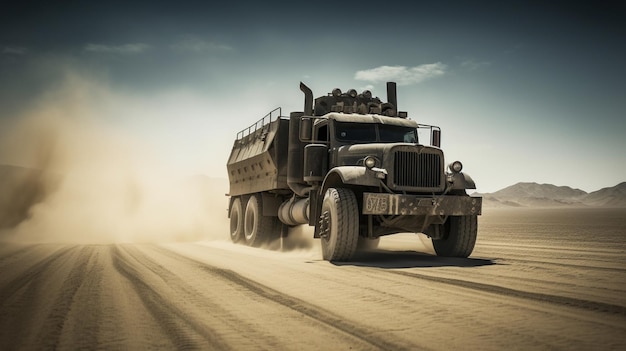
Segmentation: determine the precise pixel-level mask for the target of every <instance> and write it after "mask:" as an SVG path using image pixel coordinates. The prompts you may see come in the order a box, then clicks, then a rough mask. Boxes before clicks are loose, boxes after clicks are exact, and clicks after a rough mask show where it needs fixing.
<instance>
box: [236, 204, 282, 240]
mask: <svg viewBox="0 0 626 351" xmlns="http://www.w3.org/2000/svg"><path fill="white" fill-rule="evenodd" d="M277 221H278V217H271V216H263V204H262V202H261V196H260V195H252V196H251V197H250V199H249V200H248V204H247V205H246V212H245V218H244V225H243V228H244V239H245V242H246V244H247V245H249V246H253V247H259V246H261V245H263V244H265V243H267V242H268V241H269V239H270V238H272V237H273V236H274V234H275V233H274V232H275V231H276V222H277Z"/></svg>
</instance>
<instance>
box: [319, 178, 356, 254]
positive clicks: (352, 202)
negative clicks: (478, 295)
mask: <svg viewBox="0 0 626 351" xmlns="http://www.w3.org/2000/svg"><path fill="white" fill-rule="evenodd" d="M320 220H321V222H320V223H321V224H320V233H321V236H322V239H321V240H322V257H323V258H324V259H325V260H327V261H349V260H350V259H351V258H352V256H353V255H354V252H355V251H356V247H357V243H358V241H359V207H358V204H357V200H356V196H355V195H354V192H353V191H352V190H350V189H343V188H330V189H328V190H327V191H326V194H325V195H324V201H323V202H322V213H321V216H320Z"/></svg>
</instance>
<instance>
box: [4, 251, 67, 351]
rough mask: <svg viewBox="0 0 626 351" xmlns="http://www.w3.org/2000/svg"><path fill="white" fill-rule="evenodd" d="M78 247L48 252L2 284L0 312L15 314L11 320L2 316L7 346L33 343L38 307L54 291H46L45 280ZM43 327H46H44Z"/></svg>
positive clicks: (18, 346)
mask: <svg viewBox="0 0 626 351" xmlns="http://www.w3.org/2000/svg"><path fill="white" fill-rule="evenodd" d="M74 249H75V248H73V247H71V246H66V247H62V248H60V249H58V250H56V251H53V252H52V253H50V254H48V256H46V257H45V258H43V259H41V260H40V261H39V262H37V263H35V264H34V265H32V266H30V267H29V268H27V269H26V270H25V271H23V272H21V274H20V275H19V276H17V277H16V278H14V279H13V280H11V281H9V282H7V283H6V284H3V285H2V286H1V287H0V315H6V316H12V318H11V320H2V319H0V340H1V341H2V342H3V345H2V347H3V348H6V349H9V350H11V349H18V348H22V347H26V345H27V344H28V343H31V347H32V345H34V343H33V337H36V336H33V335H32V334H30V333H31V332H32V330H33V323H38V322H39V321H38V320H34V319H35V318H37V317H36V316H38V315H37V311H39V308H41V306H40V305H38V304H41V300H40V299H41V297H42V296H44V295H45V294H50V293H53V292H51V291H44V286H45V284H46V283H47V282H48V281H49V279H50V277H52V276H53V275H54V274H55V273H56V272H55V271H51V270H53V269H54V267H59V266H62V265H63V264H65V263H66V262H67V261H68V260H70V259H71V256H72V255H71V252H72V251H74ZM42 329H43V328H42Z"/></svg>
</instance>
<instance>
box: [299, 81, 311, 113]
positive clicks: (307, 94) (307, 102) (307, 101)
mask: <svg viewBox="0 0 626 351" xmlns="http://www.w3.org/2000/svg"><path fill="white" fill-rule="evenodd" d="M300 90H301V91H302V92H303V93H304V115H305V116H313V92H312V91H311V89H310V88H309V87H307V86H306V84H304V83H302V82H300Z"/></svg>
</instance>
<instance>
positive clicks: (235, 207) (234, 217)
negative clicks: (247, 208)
mask: <svg viewBox="0 0 626 351" xmlns="http://www.w3.org/2000/svg"><path fill="white" fill-rule="evenodd" d="M243 217H244V214H243V205H242V204H241V198H240V197H237V198H235V199H234V200H233V202H232V204H231V206H230V240H232V241H233V242H234V243H238V242H240V241H241V240H242V239H243Z"/></svg>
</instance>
